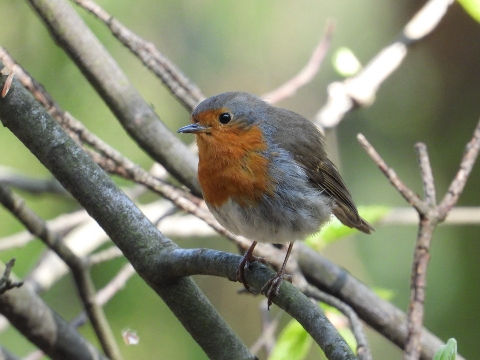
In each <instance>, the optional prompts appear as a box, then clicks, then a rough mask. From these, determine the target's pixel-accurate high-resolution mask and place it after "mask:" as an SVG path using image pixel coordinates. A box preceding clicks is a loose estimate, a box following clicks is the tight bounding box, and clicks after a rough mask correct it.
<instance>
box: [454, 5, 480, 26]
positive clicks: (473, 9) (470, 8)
mask: <svg viewBox="0 0 480 360" xmlns="http://www.w3.org/2000/svg"><path fill="white" fill-rule="evenodd" d="M458 2H459V3H460V5H462V6H463V8H464V9H465V11H466V12H467V13H468V14H469V15H470V16H471V17H472V18H474V19H475V20H476V21H477V22H480V0H458Z"/></svg>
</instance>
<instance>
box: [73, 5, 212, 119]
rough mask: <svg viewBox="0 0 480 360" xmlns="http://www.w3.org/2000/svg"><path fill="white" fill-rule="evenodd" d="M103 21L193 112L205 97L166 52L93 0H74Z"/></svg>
mask: <svg viewBox="0 0 480 360" xmlns="http://www.w3.org/2000/svg"><path fill="white" fill-rule="evenodd" d="M74 1H75V2H76V3H77V4H78V5H80V6H81V7H83V8H84V9H86V10H87V11H89V12H91V13H92V14H93V15H95V17H97V18H98V19H99V20H100V21H102V22H103V23H104V24H105V25H106V26H107V27H108V28H109V29H110V31H111V32H112V34H113V35H114V36H115V37H116V38H117V39H118V40H119V41H120V42H121V43H122V44H123V45H125V47H127V48H128V49H129V50H130V51H131V52H132V53H133V54H134V55H136V56H137V58H139V59H140V60H141V61H142V63H143V64H144V65H145V66H146V67H147V68H148V69H150V70H151V71H152V72H153V73H154V74H155V75H156V76H157V77H158V78H159V79H160V80H162V82H163V84H164V85H165V87H166V88H167V89H168V90H170V92H171V93H172V94H173V95H174V96H175V97H176V99H177V100H178V101H179V102H180V103H181V104H182V105H183V106H184V107H185V108H186V109H187V110H188V111H189V112H192V111H193V110H194V109H195V107H196V106H197V105H198V103H199V102H200V101H202V100H203V99H205V96H204V95H203V94H202V92H201V91H200V89H199V88H198V86H197V85H195V84H194V83H193V82H192V80H190V79H189V78H187V77H186V76H185V74H183V73H182V71H181V70H180V69H179V68H178V67H177V66H176V65H175V64H174V63H172V62H171V61H170V60H169V59H168V58H167V57H166V56H165V55H163V54H162V53H161V52H160V51H159V50H158V49H157V48H156V47H155V45H154V44H153V43H151V42H148V41H146V40H144V39H142V38H141V37H140V36H138V35H137V34H135V33H134V32H133V31H131V30H130V29H128V28H127V27H125V26H124V25H123V24H122V23H121V22H120V21H118V20H117V19H115V18H114V17H113V16H112V15H110V14H109V13H107V12H106V11H105V10H104V9H102V8H101V7H100V6H98V5H97V4H96V3H95V2H93V1H91V0H74Z"/></svg>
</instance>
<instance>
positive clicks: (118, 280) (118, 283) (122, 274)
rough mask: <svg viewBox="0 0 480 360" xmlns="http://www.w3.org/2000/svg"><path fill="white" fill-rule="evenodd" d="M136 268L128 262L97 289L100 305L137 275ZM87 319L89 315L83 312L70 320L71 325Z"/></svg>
mask: <svg viewBox="0 0 480 360" xmlns="http://www.w3.org/2000/svg"><path fill="white" fill-rule="evenodd" d="M135 274H136V272H135V269H134V268H133V266H132V265H131V264H130V263H128V264H125V265H124V266H123V267H122V268H121V269H120V271H119V272H118V273H117V275H115V276H114V277H113V278H112V279H111V280H110V281H109V282H108V284H107V285H105V286H104V287H103V288H102V289H100V290H98V291H97V294H96V295H95V301H96V302H97V303H98V304H99V305H100V306H103V305H105V304H106V303H107V302H108V301H110V299H111V298H112V297H113V296H114V295H115V294H117V293H118V292H119V291H120V290H122V289H123V288H124V287H125V284H126V283H127V281H128V280H129V279H130V278H131V277H132V276H133V275H135ZM86 321H87V316H86V314H85V312H82V313H81V314H80V315H78V316H77V317H76V318H75V319H74V320H72V321H71V322H70V325H72V326H74V327H79V326H82V325H83V324H84V323H85V322H86Z"/></svg>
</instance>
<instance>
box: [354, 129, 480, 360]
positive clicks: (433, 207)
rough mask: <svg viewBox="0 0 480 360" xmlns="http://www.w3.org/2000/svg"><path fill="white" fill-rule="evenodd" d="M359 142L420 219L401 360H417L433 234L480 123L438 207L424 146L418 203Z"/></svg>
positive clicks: (471, 154) (478, 141) (464, 173)
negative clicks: (421, 191)
mask: <svg viewBox="0 0 480 360" xmlns="http://www.w3.org/2000/svg"><path fill="white" fill-rule="evenodd" d="M358 140H359V142H360V143H361V144H362V146H363V147H364V149H365V150H366V152H367V153H368V154H369V155H370V157H371V158H372V159H373V161H374V162H375V163H376V164H377V166H378V167H379V168H380V169H381V170H382V172H383V173H384V174H385V176H387V178H388V180H389V181H390V183H391V184H392V185H393V186H394V187H395V188H396V189H397V191H398V192H399V193H400V194H402V195H403V197H404V198H405V199H406V200H407V201H408V202H409V203H410V204H411V205H412V206H413V207H414V208H415V209H416V210H417V212H418V214H419V217H420V222H419V228H418V235H417V241H416V245H415V252H414V258H413V264H412V275H411V285H410V286H411V296H410V306H409V311H408V315H407V316H408V334H407V340H406V343H405V353H404V360H416V359H418V358H419V356H420V352H421V349H420V347H421V335H422V328H423V318H424V304H425V289H426V282H427V268H428V263H429V260H430V246H431V242H432V237H433V232H434V230H435V228H436V227H437V225H438V224H439V223H440V222H442V221H444V220H445V218H446V216H447V215H448V212H449V211H450V210H451V209H452V208H453V206H454V205H455V204H456V202H457V200H458V198H459V196H460V194H461V193H462V191H463V188H464V187H465V184H466V182H467V179H468V176H469V175H470V172H471V170H472V167H473V164H474V163H475V160H476V158H477V156H478V152H479V149H480V121H479V123H478V124H477V127H476V128H475V131H474V134H473V137H472V139H471V140H470V142H469V143H468V144H467V147H466V151H465V154H464V156H463V159H462V161H461V164H460V169H459V171H458V172H457V174H456V176H455V178H454V179H453V181H452V183H451V185H450V187H449V189H448V192H447V193H446V195H445V197H444V199H443V200H442V202H441V204H440V205H438V206H437V204H436V190H435V183H434V178H433V174H432V169H431V166H430V160H429V158H428V153H427V148H426V146H425V145H424V144H421V143H419V144H417V145H416V146H415V147H416V149H417V152H418V157H419V164H420V172H421V176H422V181H423V188H424V199H423V200H421V199H420V198H419V197H418V196H417V195H415V194H414V193H413V191H411V190H410V189H409V188H408V187H407V186H406V185H405V184H404V183H403V182H402V181H401V180H400V179H398V177H397V175H396V174H395V172H394V171H393V169H391V168H390V167H389V166H388V165H387V164H386V163H385V161H384V160H383V159H382V158H381V157H380V155H379V154H378V153H377V152H376V150H375V149H374V148H373V147H372V145H370V143H369V142H368V141H367V140H366V139H365V137H364V136H363V135H361V134H359V135H358Z"/></svg>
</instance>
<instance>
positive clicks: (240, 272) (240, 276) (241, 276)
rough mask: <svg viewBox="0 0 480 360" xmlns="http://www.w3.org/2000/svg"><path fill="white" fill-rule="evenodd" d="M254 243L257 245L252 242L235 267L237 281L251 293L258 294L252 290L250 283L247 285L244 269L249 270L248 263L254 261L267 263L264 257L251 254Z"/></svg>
mask: <svg viewBox="0 0 480 360" xmlns="http://www.w3.org/2000/svg"><path fill="white" fill-rule="evenodd" d="M255 245H257V243H256V242H254V243H253V244H252V246H250V248H249V249H248V250H247V252H246V253H245V255H244V256H243V259H242V261H240V264H239V265H238V269H237V281H239V282H241V283H242V284H243V286H244V287H245V289H246V290H247V291H248V292H250V293H252V294H258V291H253V290H252V288H251V287H250V285H248V283H247V280H246V279H245V270H249V268H250V264H251V263H253V262H255V261H259V262H261V263H262V264H266V263H267V261H266V260H265V259H264V258H262V257H258V256H255V255H253V249H254V248H255Z"/></svg>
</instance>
